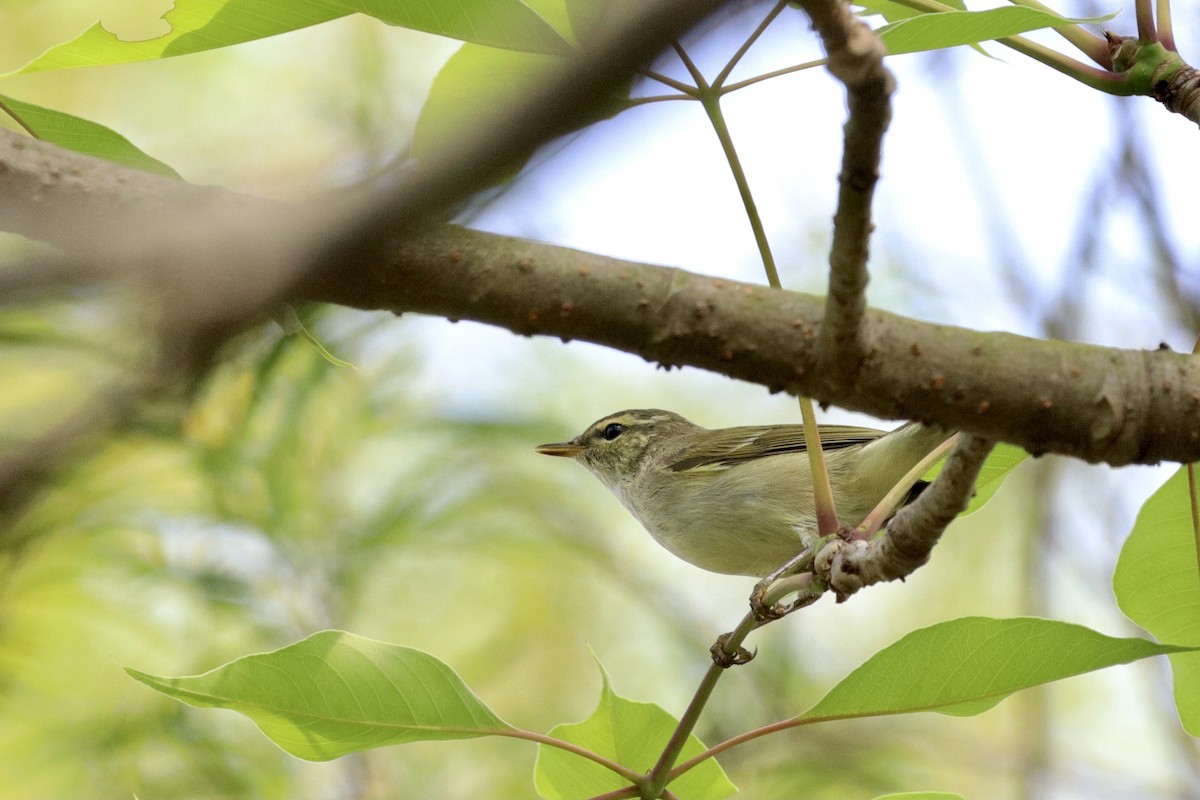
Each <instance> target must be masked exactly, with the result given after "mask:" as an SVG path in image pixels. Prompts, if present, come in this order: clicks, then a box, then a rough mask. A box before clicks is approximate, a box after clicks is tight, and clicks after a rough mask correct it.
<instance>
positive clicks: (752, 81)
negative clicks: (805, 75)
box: [721, 58, 829, 95]
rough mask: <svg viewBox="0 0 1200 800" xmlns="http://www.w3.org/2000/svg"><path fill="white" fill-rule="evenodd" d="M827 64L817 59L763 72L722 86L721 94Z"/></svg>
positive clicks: (824, 59) (823, 60) (825, 61)
mask: <svg viewBox="0 0 1200 800" xmlns="http://www.w3.org/2000/svg"><path fill="white" fill-rule="evenodd" d="M827 63H829V59H827V58H818V59H816V60H815V61H805V62H804V63H803V64H796V65H795V66H791V67H784V68H783V69H777V70H775V71H773V72H764V73H763V74H762V75H755V76H754V77H753V78H747V79H746V80H744V81H738V82H737V83H731V84H729V85H728V86H722V87H721V94H722V95H727V94H731V93H733V92H736V91H738V90H739V89H745V88H746V87H747V86H753V85H754V84H756V83H761V82H762V81H768V80H770V79H771V78H778V77H780V76H781V75H790V74H792V73H793V72H799V71H801V70H804V69H812V68H813V67H823V66H825V65H826V64H827Z"/></svg>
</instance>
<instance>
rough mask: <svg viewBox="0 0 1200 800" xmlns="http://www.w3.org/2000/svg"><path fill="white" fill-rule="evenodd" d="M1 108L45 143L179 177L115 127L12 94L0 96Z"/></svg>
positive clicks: (159, 173) (167, 175)
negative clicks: (18, 97)
mask: <svg viewBox="0 0 1200 800" xmlns="http://www.w3.org/2000/svg"><path fill="white" fill-rule="evenodd" d="M0 108H3V110H4V111H5V112H7V113H8V115H9V116H11V117H12V118H13V119H15V120H17V122H19V123H20V124H21V126H22V127H24V128H25V129H26V130H27V131H29V132H30V133H32V134H33V135H34V136H36V137H37V138H38V139H41V140H42V141H44V142H51V143H53V144H56V145H59V146H60V147H65V148H67V149H68V150H74V151H75V152H77V153H83V154H84V155H89V156H95V157H96V158H103V159H105V160H106V161H111V162H113V163H114V164H121V165H123V166H126V167H135V168H137V169H140V170H144V171H146V172H153V173H154V174H156V175H164V176H166V177H169V178H178V177H179V173H178V172H176V171H175V170H173V169H171V168H170V167H169V166H167V165H166V164H164V163H163V162H161V161H159V160H158V159H157V158H154V157H152V156H149V155H146V153H144V152H142V151H141V150H139V149H138V148H137V147H136V146H134V144H133V143H132V142H130V141H129V140H128V139H126V138H125V137H124V136H122V135H121V134H119V133H117V132H116V131H114V130H113V129H112V128H106V127H104V126H103V125H100V124H99V123H96V122H91V121H89V120H86V119H83V118H82V117H76V116H73V115H71V114H66V113H63V112H62V111H53V110H51V109H49V108H42V107H41V106H35V105H34V104H33V103H26V102H24V101H21V100H17V99H16V98H15V97H9V96H8V95H0Z"/></svg>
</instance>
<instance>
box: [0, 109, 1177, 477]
mask: <svg viewBox="0 0 1200 800" xmlns="http://www.w3.org/2000/svg"><path fill="white" fill-rule="evenodd" d="M14 139H16V140H18V141H14ZM29 151H34V152H33V155H30V154H29ZM13 153H18V154H20V153H24V154H25V156H26V158H25V160H24V161H21V160H19V159H14V158H13V157H12V154H13ZM0 164H4V165H5V167H4V168H0V227H6V228H8V229H10V230H15V231H17V232H19V233H24V234H26V235H29V236H33V237H37V238H46V239H48V240H50V241H52V242H55V243H59V244H63V245H66V246H68V247H72V244H71V243H72V242H73V241H74V242H79V241H80V240H79V239H77V238H75V233H76V229H74V228H73V227H72V226H70V225H64V224H62V220H63V219H70V218H71V216H70V215H68V214H66V213H65V212H63V210H62V207H61V206H62V205H68V206H69V207H70V209H71V214H73V215H78V216H79V217H80V218H83V219H93V218H95V219H104V220H107V221H108V222H107V224H111V225H118V224H124V225H125V226H126V227H125V228H124V229H121V230H123V231H124V230H127V229H128V224H129V222H128V221H129V220H130V219H145V218H146V216H145V214H144V213H143V212H144V211H149V210H152V209H154V208H158V207H160V206H161V205H163V204H167V205H179V206H180V207H189V203H190V207H195V206H196V205H197V204H199V203H203V202H209V201H211V199H212V198H214V197H218V198H219V197H231V198H232V200H231V203H232V206H233V207H234V208H237V209H245V208H247V207H253V208H255V209H261V211H260V212H256V213H260V214H261V215H266V216H271V217H273V218H275V217H280V218H288V219H294V218H295V217H296V212H295V210H294V209H292V208H290V207H286V206H282V205H279V204H272V203H268V202H267V201H263V200H257V199H255V198H247V197H245V196H236V195H232V194H231V193H228V192H224V191H223V190H214V189H210V188H204V187H196V186H190V185H188V184H182V183H179V182H177V181H170V180H167V179H163V178H158V177H156V176H152V175H147V174H145V173H141V172H138V171H136V170H131V169H126V168H123V167H118V166H116V165H112V164H107V163H104V162H98V161H96V160H94V159H90V158H87V157H86V156H82V155H79V154H77V153H70V152H68V151H64V150H60V149H58V148H55V147H53V146H51V145H47V144H45V143H42V142H33V141H30V140H28V139H23V138H21V137H17V136H16V135H15V134H9V133H6V132H3V131H0ZM44 169H50V170H54V171H57V172H58V174H59V175H60V176H65V177H62V179H61V180H60V181H59V182H58V185H57V188H55V189H54V191H53V192H51V191H49V190H46V191H45V192H44V193H43V194H42V195H41V200H40V201H39V205H38V208H39V210H40V211H39V213H29V212H28V211H27V210H22V209H21V208H19V206H20V205H21V203H20V198H22V197H25V196H26V195H25V194H24V193H25V192H27V191H33V189H31V188H30V187H32V186H34V184H33V183H32V181H34V180H35V178H36V175H37V174H38V173H39V172H40V171H41V170H44ZM137 198H142V200H141V201H137ZM164 198H165V199H164ZM118 199H120V200H121V202H122V203H125V204H127V207H125V208H123V210H122V211H121V212H120V213H119V214H112V215H111V216H107V217H106V216H104V215H105V214H107V213H108V211H109V210H110V209H111V208H112V207H113V206H114V205H115V204H116V201H117V200H118ZM139 202H140V203H144V206H143V205H139ZM46 220H52V221H53V220H58V222H59V224H48V223H47V222H46ZM80 246H82V245H80ZM161 255H162V257H164V258H166V257H172V258H178V254H177V253H174V252H173V251H172V252H169V253H165V254H161ZM28 263H29V265H30V267H29V269H27V270H24V271H22V270H20V269H18V268H17V266H16V265H9V266H7V267H6V268H5V269H4V270H2V271H0V296H6V295H7V296H10V297H11V296H12V293H13V292H14V291H15V290H17V289H19V288H21V287H22V286H23V285H28V284H30V283H35V284H39V285H40V284H41V283H42V282H43V281H45V280H46V278H47V273H48V272H53V267H54V264H55V263H58V264H59V266H60V267H61V266H62V264H63V263H66V264H67V265H68V267H69V268H70V269H74V268H75V261H74V260H70V261H66V262H54V261H53V260H51V259H46V258H40V259H38V260H36V261H30V262H28ZM138 263H139V262H132V261H127V262H124V263H123V264H120V265H119V266H121V267H123V268H131V265H134V266H136V265H137V264H138ZM146 268H149V267H146ZM153 268H154V269H158V268H159V267H158V266H154V267H153ZM64 269H66V268H64ZM68 271H69V270H68ZM122 274H123V273H122ZM181 274H183V273H181ZM186 274H187V276H188V280H191V281H194V282H195V283H194V288H193V289H192V290H191V292H190V294H192V295H194V296H196V297H201V298H203V297H235V298H236V292H237V289H238V287H239V286H242V285H243V283H244V282H245V281H247V280H256V278H255V277H254V276H253V275H242V274H240V273H238V272H237V271H234V270H232V269H217V270H214V269H213V268H212V265H211V264H204V265H203V268H197V269H195V270H193V271H190V272H187V273H186ZM64 275H65V272H64ZM271 299H272V300H279V299H293V300H317V301H323V302H332V303H341V304H343V305H347V306H352V307H355V308H363V309H383V310H390V311H393V312H395V313H404V312H420V313H425V314H435V315H438V316H445V317H447V318H450V319H467V320H475V321H478V322H484V323H487V324H491V325H498V326H500V327H503V328H507V329H508V330H511V331H513V332H514V333H519V334H522V335H527V336H528V335H534V334H540V335H547V336H555V337H558V338H560V339H562V340H564V341H568V340H570V339H582V340H586V341H591V342H596V343H598V344H602V345H607V346H609V347H615V348H617V349H621V350H626V351H628V352H630V353H635V354H637V355H641V356H642V357H644V358H646V359H647V360H650V361H656V362H658V363H660V364H662V365H664V366H668V367H673V366H683V365H688V366H694V367H699V368H701V369H707V370H710V371H713V372H717V373H720V374H723V375H728V376H730V377H734V378H739V379H742V380H747V381H752V382H755V383H759V384H762V385H764V386H767V387H768V388H770V389H772V390H774V391H780V390H784V391H789V392H792V393H795V394H806V395H809V396H812V397H815V398H816V399H818V400H820V401H822V402H825V403H834V404H837V405H840V406H843V407H846V408H849V409H852V410H856V411H863V412H865V413H869V414H873V415H875V416H878V417H882V418H886V419H921V420H924V421H927V422H937V423H939V424H941V425H944V426H946V427H951V428H956V429H959V430H965V431H973V432H975V433H978V434H980V435H983V436H986V437H989V438H993V439H997V440H1001V441H1006V442H1011V443H1013V444H1016V445H1019V446H1021V447H1024V448H1025V449H1027V450H1029V451H1030V452H1033V453H1035V454H1038V453H1044V452H1057V453H1063V454H1066V455H1072V456H1077V457H1079V458H1083V459H1085V460H1087V461H1092V462H1099V461H1104V462H1107V463H1110V464H1114V465H1122V464H1130V463H1155V462H1158V461H1194V460H1197V459H1198V458H1200V372H1198V367H1197V365H1198V364H1200V361H1198V360H1197V359H1196V358H1194V357H1192V356H1188V355H1182V354H1178V353H1173V352H1169V351H1166V350H1159V351H1140V350H1118V349H1114V348H1105V347H1096V346H1093V345H1084V344H1074V343H1070V342H1064V341H1043V340H1037V339H1029V338H1026V337H1023V336H1015V335H1012V334H1007V333H983V332H979V331H972V330H967V329H962V328H953V327H949V326H941V325H932V324H928V323H923V322H919V321H916V320H911V319H905V318H903V317H899V316H896V315H894V314H888V313H886V312H882V311H867V312H866V320H867V324H868V325H869V326H870V328H871V330H872V336H873V339H872V344H871V347H870V349H869V350H868V353H867V357H866V359H865V361H864V367H863V369H862V370H861V372H860V374H859V377H858V380H857V381H856V382H855V383H854V384H853V385H852V386H848V387H841V388H837V389H835V390H833V391H831V390H829V387H828V386H827V382H826V381H825V380H824V376H822V375H821V374H820V370H819V368H818V365H817V361H816V348H815V345H814V343H815V340H816V337H817V335H818V333H819V331H820V327H821V321H822V319H823V315H824V299H823V298H820V297H817V296H814V295H806V294H801V293H798V292H788V291H772V290H768V289H767V288H766V287H764V286H759V285H752V284H742V283H737V282H735V281H729V280H722V279H719V278H709V277H704V276H700V275H695V274H692V273H688V272H685V271H683V270H679V269H671V268H666V267H660V266H654V265H650V264H642V263H638V262H632V261H622V260H619V259H613V258H606V257H603V256H597V255H594V254H591V253H584V252H580V251H577V250H571V249H569V248H564V247H558V246H555V245H550V244H544V243H539V242H532V241H528V240H524V239H516V238H512V237H506V236H497V235H494V234H486V233H480V232H478V231H472V230H468V229H465V228H458V227H455V226H449V225H447V226H441V227H437V228H434V229H431V230H430V231H428V232H427V233H426V234H424V235H422V236H420V237H415V238H411V239H409V238H405V237H400V236H395V237H392V238H390V239H387V238H385V239H384V241H383V243H381V244H377V245H376V246H375V247H374V248H371V249H363V250H361V251H360V252H359V253H358V254H357V256H356V257H355V259H354V260H352V261H346V262H343V263H342V264H339V265H337V268H336V269H334V268H330V269H328V270H325V271H321V272H317V273H314V274H312V275H310V277H309V278H308V279H307V280H306V281H305V282H304V283H302V284H301V285H300V286H298V287H297V288H296V289H295V290H294V291H291V292H289V293H288V294H287V295H286V296H284V297H280V296H279V295H278V294H276V295H274V296H272V298H271Z"/></svg>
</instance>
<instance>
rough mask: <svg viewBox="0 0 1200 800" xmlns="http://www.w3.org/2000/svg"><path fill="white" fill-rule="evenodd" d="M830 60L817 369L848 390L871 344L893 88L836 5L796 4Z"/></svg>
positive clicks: (871, 39)
mask: <svg viewBox="0 0 1200 800" xmlns="http://www.w3.org/2000/svg"><path fill="white" fill-rule="evenodd" d="M800 5H801V6H802V7H803V8H804V10H805V12H806V13H807V14H808V15H809V17H810V18H811V19H812V23H813V29H814V30H815V31H816V32H817V34H818V35H820V37H821V42H822V43H823V44H824V46H825V51H826V53H827V54H828V56H829V71H830V72H831V73H832V74H833V75H834V77H836V78H837V79H838V80H839V81H841V82H842V83H843V84H844V85H845V87H846V105H847V107H848V109H849V118H848V119H847V120H846V125H845V140H844V142H843V151H842V170H841V173H840V174H839V176H838V183H839V188H838V204H837V211H836V213H835V214H834V217H833V244H832V247H831V248H830V252H829V296H828V298H827V299H826V306H825V320H824V323H823V324H822V326H821V335H820V341H819V343H820V349H819V357H818V362H819V363H820V365H821V370H822V373H823V377H824V378H825V380H830V381H837V382H840V383H842V384H844V385H849V384H851V383H852V382H853V381H854V377H855V375H856V374H857V372H858V370H859V369H860V368H861V367H862V366H863V359H864V357H865V355H866V352H867V348H868V346H869V341H870V332H869V331H868V330H867V329H866V327H865V324H864V323H865V320H864V317H863V312H864V311H865V310H866V305H867V301H866V289H867V280H868V274H867V258H868V257H869V255H870V250H869V241H870V237H871V230H872V228H873V225H872V223H871V199H872V197H873V196H874V194H875V184H876V183H877V182H878V181H879V162H880V151H881V149H882V147H883V135H884V133H885V131H886V130H887V127H888V122H889V121H890V120H891V115H892V110H891V95H892V92H893V90H894V89H895V81H894V80H893V78H892V75H891V73H890V72H889V71H888V70H887V68H886V67H884V66H883V57H884V56H885V55H887V51H886V49H885V48H884V46H883V42H881V41H880V40H879V37H878V36H876V35H875V34H874V33H873V32H872V31H871V29H870V28H868V27H867V26H866V24H865V23H863V21H862V20H861V19H859V18H858V17H856V16H855V15H854V14H852V13H850V8H849V6H848V5H847V4H846V3H844V2H842V0H802V2H801V4H800Z"/></svg>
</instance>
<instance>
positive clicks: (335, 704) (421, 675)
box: [125, 631, 512, 761]
mask: <svg viewBox="0 0 1200 800" xmlns="http://www.w3.org/2000/svg"><path fill="white" fill-rule="evenodd" d="M125 671H126V672H128V673H129V674H130V675H131V676H132V677H134V678H135V679H137V680H139V681H141V682H142V683H144V684H146V685H147V686H149V687H151V688H152V689H155V690H157V691H160V692H162V693H163V694H165V695H167V696H169V697H173V698H175V699H176V700H179V701H181V702H184V703H187V704H189V705H193V706H197V707H199V708H229V709H232V710H234V711H237V712H240V713H242V714H245V715H246V716H247V717H249V718H250V719H252V720H253V721H254V723H255V724H256V725H258V727H259V729H260V730H261V731H262V732H263V733H264V734H266V736H267V738H268V739H270V740H271V741H273V742H274V743H275V744H277V745H279V746H280V747H281V748H283V749H284V750H286V751H287V752H288V753H291V754H292V755H294V756H297V757H299V758H304V759H308V760H309V761H328V760H330V759H333V758H337V757H338V756H343V755H346V754H347V753H355V752H358V751H360V750H367V749H369V748H372V747H382V746H384V745H390V744H403V743H405V742H419V741H435V740H444V739H468V738H473V737H476V736H489V735H495V734H498V733H500V732H502V731H507V730H511V729H512V728H511V726H510V725H509V724H508V723H506V722H504V721H503V720H502V719H500V718H499V717H497V716H496V715H495V714H494V713H492V710H491V709H489V708H488V707H487V706H485V705H484V704H483V702H482V701H481V700H480V699H479V698H478V697H476V696H475V695H474V693H472V692H471V690H470V689H469V688H467V686H466V684H464V683H463V682H462V680H461V679H460V678H459V677H458V676H457V675H456V674H455V673H454V671H453V670H451V669H450V667H448V666H446V665H445V664H444V663H442V662H441V661H438V660H437V659H436V658H434V657H433V656H431V655H429V654H427V653H423V652H421V651H419V650H413V649H411V648H408V647H399V646H397V645H392V644H386V643H384V642H378V641H375V640H373V639H364V638H362V637H360V636H355V635H353V634H350V633H345V632H343V631H321V632H320V633H314V634H313V635H312V636H309V637H308V638H307V639H303V640H301V641H299V642H297V643H295V644H292V645H289V646H287V647H285V648H283V649H281V650H275V651H273V652H270V653H258V654H255V655H249V656H245V657H243V658H239V659H237V660H236V661H231V662H229V663H228V664H225V665H224V666H221V667H217V668H216V669H214V670H212V671H210V672H206V673H204V674H203V675H194V676H191V677H184V678H160V677H155V676H153V675H147V674H146V673H144V672H138V671H137V670H133V669H128V668H127V669H126V670H125Z"/></svg>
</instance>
